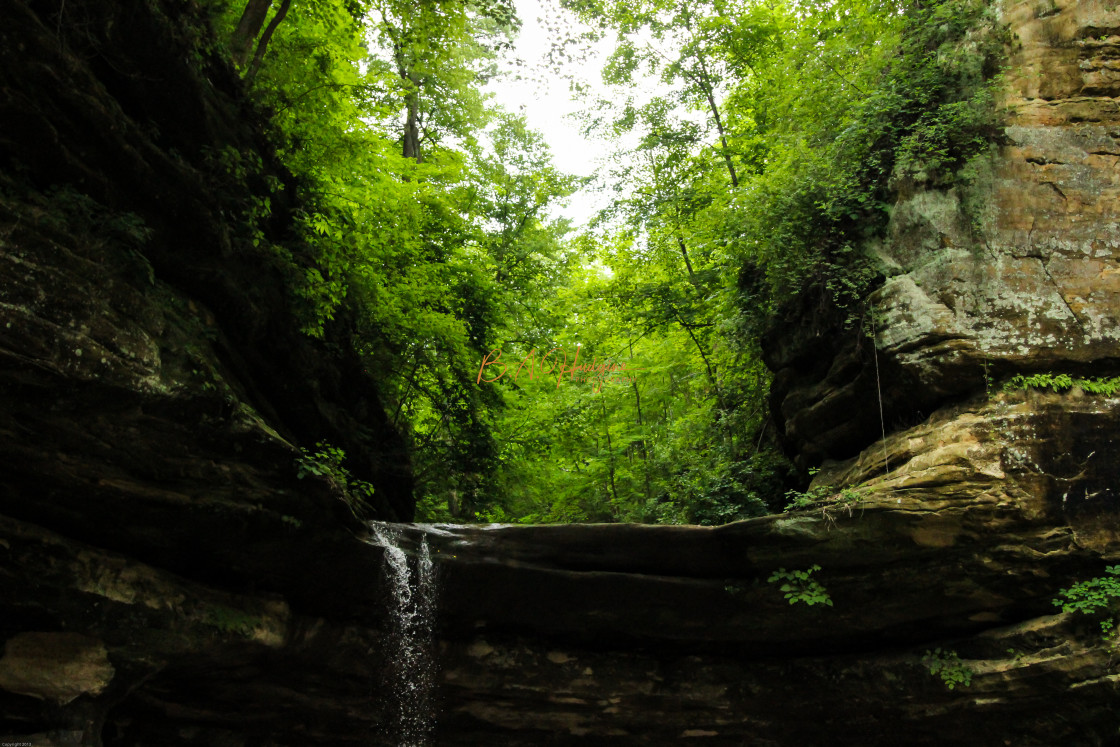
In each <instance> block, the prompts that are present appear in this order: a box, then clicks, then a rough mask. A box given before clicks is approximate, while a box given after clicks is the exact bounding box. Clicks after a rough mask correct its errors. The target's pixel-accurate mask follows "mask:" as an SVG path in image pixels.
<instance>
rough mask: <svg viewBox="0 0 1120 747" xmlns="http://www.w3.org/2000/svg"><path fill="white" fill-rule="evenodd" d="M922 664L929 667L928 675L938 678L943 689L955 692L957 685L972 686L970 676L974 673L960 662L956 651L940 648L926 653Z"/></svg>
mask: <svg viewBox="0 0 1120 747" xmlns="http://www.w3.org/2000/svg"><path fill="white" fill-rule="evenodd" d="M922 663H923V664H925V665H926V666H927V667H929V673H930V674H932V675H934V676H935V677H940V678H941V681H942V682H944V683H945V687H947V688H949V689H950V690H955V689H956V687H957V685H960V686H961V687H968V686H969V685H971V684H972V675H973V674H975V672H973V671H972V670H971V669H969V668H968V665H967V664H965V663H964V662H963V661H961V657H960V656H958V655H957V652H956V651H943V650H941V649H940V648H935V649H934V650H933V651H926V655H925V656H924V657H922Z"/></svg>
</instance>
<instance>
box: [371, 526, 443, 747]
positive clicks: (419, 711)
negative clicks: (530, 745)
mask: <svg viewBox="0 0 1120 747" xmlns="http://www.w3.org/2000/svg"><path fill="white" fill-rule="evenodd" d="M370 527H371V529H372V531H373V541H374V544H376V545H378V546H380V547H382V548H384V549H385V555H384V561H383V564H382V575H383V577H384V580H385V587H386V590H387V592H388V594H387V597H388V599H387V601H388V605H389V630H388V631H387V636H386V641H385V658H386V662H387V664H388V668H387V671H386V672H385V683H384V684H385V687H386V691H387V693H388V695H389V702H390V706H391V711H392V722H391V723H389V724H387V727H388V728H387V731H388V732H389V733H388V734H387V736H388V737H389V739H390V740H391V743H392V744H395V745H398V746H399V747H426V745H428V744H430V743H431V732H432V728H433V726H434V725H435V724H434V721H435V713H434V705H435V704H434V703H433V691H434V689H435V678H436V662H435V651H434V650H433V647H434V640H433V632H434V631H433V624H434V621H435V605H436V580H435V566H434V564H433V563H432V557H431V553H430V552H429V551H428V542H427V539H426V538H423V537H421V540H420V548H419V550H418V551H417V553H416V558H415V559H414V561H413V562H412V563H410V562H409V558H408V555H406V554H405V551H404V550H403V549H401V547H400V544H399V541H400V530H399V529H397V528H395V527H391V526H389V525H386V524H379V523H376V522H373V523H371V525H370Z"/></svg>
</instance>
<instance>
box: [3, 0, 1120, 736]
mask: <svg viewBox="0 0 1120 747" xmlns="http://www.w3.org/2000/svg"><path fill="white" fill-rule="evenodd" d="M47 6H50V3H37V2H30V1H27V0H12V1H11V2H7V3H5V4H3V5H2V6H0V164H2V165H3V174H4V175H3V177H2V181H0V268H2V269H0V272H2V275H0V278H2V280H0V461H2V464H3V470H2V471H0V593H2V597H0V598H2V599H3V615H2V616H0V621H2V622H0V628H2V631H0V632H2V635H3V639H4V649H3V656H2V657H0V691H2V692H0V737H2V739H0V741H18V742H24V743H29V744H32V745H57V746H62V745H106V746H108V745H121V746H134V747H139V746H140V745H145V746H159V747H165V746H170V745H215V746H219V747H249V746H250V745H253V746H262V747H263V746H264V745H274V746H277V747H278V746H280V745H293V746H294V745H301V746H302V745H349V744H354V745H357V744H362V745H368V744H400V743H402V740H405V741H407V740H410V739H416V740H422V739H423V737H424V732H425V731H426V730H428V729H431V741H433V742H434V743H435V744H441V745H442V744H446V745H455V744H475V745H477V744H491V745H522V744H524V745H529V744H535V745H536V744H556V745H562V744H619V745H625V744H634V745H639V744H640V745H657V744H665V745H669V744H680V743H684V744H689V743H693V742H695V743H699V744H719V745H738V744H752V745H805V744H810V745H812V744H836V745H843V744H853V745H855V744H859V745H884V746H886V745H892V746H893V745H899V744H913V745H918V744H935V743H936V744H944V743H949V744H976V745H993V744H1014V745H1040V746H1041V745H1054V744H1067V743H1068V744H1079V745H1080V744H1084V745H1105V744H1114V743H1116V740H1117V738H1118V736H1120V732H1118V729H1120V719H1118V717H1117V712H1118V711H1120V690H1118V680H1120V673H1118V671H1117V661H1116V658H1117V657H1116V654H1115V649H1114V647H1113V646H1112V644H1111V643H1109V642H1108V641H1104V640H1102V639H1101V636H1100V631H1099V629H1098V628H1097V626H1096V623H1095V622H1093V621H1091V620H1088V619H1085V618H1082V617H1078V616H1076V615H1073V614H1068V613H1062V614H1056V608H1055V607H1054V606H1053V605H1052V603H1051V600H1052V599H1053V598H1054V596H1055V594H1056V593H1057V592H1058V590H1059V589H1061V588H1063V587H1068V586H1070V585H1071V584H1072V583H1073V582H1075V581H1077V580H1081V579H1085V578H1090V577H1093V576H1096V575H1100V574H1101V572H1102V570H1103V568H1104V566H1105V565H1106V564H1107V563H1109V562H1114V561H1115V559H1116V558H1117V557H1118V555H1120V511H1118V502H1117V494H1116V490H1117V487H1116V486H1117V485H1120V459H1118V454H1117V448H1116V439H1117V433H1118V424H1120V397H1116V396H1105V395H1098V394H1092V393H1091V392H1085V391H1082V390H1081V389H1076V388H1075V389H1074V390H1072V391H1068V392H1063V393H1057V392H1040V391H1033V390H1028V391H1024V390H1016V391H1003V390H1002V389H1000V388H999V387H996V386H993V385H992V384H991V383H990V382H992V381H994V380H998V379H999V378H1001V377H1006V376H1009V375H1011V374H1013V373H1020V372H1022V373H1030V372H1043V371H1064V372H1069V373H1073V374H1077V375H1082V376H1105V375H1108V376H1112V375H1116V374H1117V373H1120V371H1118V370H1117V369H1118V368H1120V363H1118V361H1120V322H1118V321H1117V314H1116V309H1117V308H1118V307H1120V304H1118V301H1120V298H1118V296H1120V263H1118V259H1117V252H1118V251H1120V235H1117V225H1118V223H1117V217H1118V216H1117V211H1118V208H1117V206H1118V205H1120V202H1118V200H1117V196H1118V194H1120V170H1118V168H1117V160H1116V159H1117V158H1118V157H1120V109H1118V107H1117V106H1116V96H1117V94H1120V70H1118V68H1117V64H1118V63H1117V59H1118V58H1120V51H1118V50H1120V10H1118V9H1116V8H1115V7H1110V6H1109V4H1107V3H1104V2H1076V1H1075V0H1057V1H1056V2H1006V3H1004V5H1003V6H1002V10H1001V12H1002V17H1003V19H1004V20H1005V21H1006V22H1007V23H1008V24H1009V25H1010V26H1011V28H1012V31H1013V32H1014V33H1015V34H1016V35H1017V38H1018V42H1017V45H1016V47H1015V49H1014V50H1012V53H1011V55H1012V57H1011V60H1010V66H1009V67H1010V70H1011V71H1012V72H1011V73H1009V74H1008V75H1007V77H1006V80H1005V83H1004V100H1003V102H1002V106H1003V107H1004V108H1005V110H1006V111H1007V113H1008V127H1007V137H1008V142H1007V143H1006V144H1004V145H1002V146H1001V147H1000V148H999V149H998V151H997V152H994V153H993V154H992V156H991V158H990V160H989V162H988V163H987V165H986V169H985V171H984V174H983V175H982V177H981V178H978V179H977V180H975V181H974V182H973V183H971V184H970V185H968V186H967V187H959V188H954V189H951V190H935V189H932V188H931V189H920V188H919V189H915V190H913V191H912V192H909V193H900V194H899V196H898V202H897V204H896V206H895V208H894V211H893V213H892V216H893V217H892V220H891V224H890V226H889V229H888V231H887V234H886V235H885V236H884V237H882V239H881V241H880V243H879V244H877V245H876V247H874V251H875V252H876V253H877V254H878V255H879V257H880V258H881V263H882V265H883V267H884V268H886V274H887V276H888V277H887V280H886V282H885V283H884V285H883V286H882V287H881V288H880V289H879V290H878V291H877V292H876V294H875V296H874V297H873V305H874V308H875V311H876V314H875V318H876V320H877V321H876V325H875V328H874V339H873V340H869V339H868V338H867V337H860V336H858V335H856V334H839V333H837V332H836V330H835V329H831V328H829V327H827V326H825V325H823V324H819V323H818V320H816V319H814V318H812V315H811V314H810V313H809V312H808V311H806V312H805V313H804V314H801V315H798V316H791V317H790V318H789V319H788V320H787V323H786V324H785V326H784V327H783V328H782V329H781V330H779V331H778V333H777V334H775V336H774V337H773V339H772V340H771V341H770V343H769V345H768V348H767V356H768V363H769V365H770V366H771V368H772V369H773V370H774V371H775V376H776V378H775V386H774V390H773V400H774V405H775V406H774V410H775V412H776V413H778V414H779V415H780V418H781V429H782V433H783V439H784V441H785V442H786V443H787V444H788V445H789V447H790V449H791V450H792V451H793V453H795V454H796V455H798V458H799V459H800V460H801V461H802V463H803V464H804V465H820V466H821V471H820V472H819V473H818V474H817V476H816V478H815V484H816V485H818V486H824V485H830V486H835V487H836V488H837V489H840V488H850V489H853V490H858V491H860V501H859V502H858V503H857V504H854V505H834V506H831V507H828V508H817V509H814V510H806V511H801V512H793V513H788V514H782V515H776V516H768V517H764V518H759V519H753V520H748V521H744V522H737V523H734V524H730V525H726V526H723V527H718V528H704V527H684V526H680V527H677V526H637V525H578V526H577V525H557V526H524V527H521V526H495V527H479V526H470V527H467V526H447V525H440V526H426V525H410V524H400V525H395V528H396V531H397V532H398V533H399V536H398V537H397V539H395V540H393V541H392V542H388V541H385V540H382V541H376V540H375V539H374V532H373V531H372V530H371V529H370V527H369V525H368V524H367V523H366V521H365V517H358V516H355V514H354V512H353V510H352V509H351V507H350V505H348V503H347V502H346V501H345V500H344V498H343V494H342V491H341V490H340V489H339V487H338V485H336V484H334V483H333V482H332V481H331V480H329V479H326V478H311V479H302V480H301V479H298V478H297V472H296V468H295V466H294V463H295V460H296V459H297V458H298V457H299V451H298V449H297V447H296V445H297V444H311V443H314V442H315V441H317V440H326V441H330V442H331V443H334V444H338V445H339V446H341V447H344V448H345V449H346V450H347V453H349V454H361V455H364V457H363V458H364V460H365V461H364V463H363V464H362V465H361V467H360V474H358V477H360V478H361V479H364V480H368V481H369V482H370V483H371V484H373V485H374V487H375V493H374V495H375V497H376V500H377V505H376V506H375V508H376V509H377V511H378V514H379V516H380V517H381V518H382V519H386V520H389V521H395V522H407V521H408V520H409V519H410V518H411V516H412V513H411V511H412V509H411V505H410V500H411V498H410V481H411V477H410V475H409V471H408V467H407V454H406V453H405V450H404V445H403V441H402V439H401V438H400V436H399V435H398V434H396V433H395V432H394V431H393V429H392V428H391V427H390V426H389V424H388V422H387V420H386V418H385V416H384V413H383V412H382V406H381V403H380V401H379V399H378V395H377V392H376V390H375V388H374V387H373V386H372V384H371V383H370V382H369V381H368V379H367V377H366V376H365V375H364V374H363V371H362V367H361V363H360V360H358V359H357V358H356V356H353V355H352V354H349V353H347V352H346V351H347V350H348V349H349V348H348V347H347V345H345V344H343V343H345V339H344V336H345V334H346V325H345V323H340V324H338V325H336V326H335V327H333V328H332V330H331V331H330V332H329V334H328V339H327V340H325V341H314V340H311V339H309V338H307V337H305V336H303V335H301V334H300V333H299V332H298V325H297V324H295V323H293V321H292V319H293V317H294V315H295V313H296V312H295V310H294V307H295V305H296V303H297V302H296V300H295V299H292V298H290V297H289V296H288V295H287V292H286V291H285V290H284V289H285V287H286V284H285V278H284V272H285V271H286V270H285V268H284V267H282V266H279V265H277V264H276V263H274V262H272V261H271V260H270V258H269V256H268V254H267V253H266V252H265V251H263V250H262V251H254V250H253V249H251V248H249V246H247V245H246V244H245V243H244V241H243V238H242V237H239V236H238V235H237V229H236V227H235V226H231V225H230V223H229V222H228V221H227V220H226V217H225V216H227V215H228V214H229V213H230V212H231V211H232V210H233V209H234V208H232V207H231V204H232V203H233V202H236V200H238V199H241V197H239V196H238V195H230V194H224V193H223V192H222V189H220V188H218V187H220V179H219V176H218V175H215V174H214V173H212V171H211V170H210V166H208V165H207V164H208V161H207V156H206V154H207V153H209V152H212V151H213V149H216V148H221V147H223V146H226V145H232V146H235V147H237V148H240V149H247V150H251V151H255V152H258V153H260V154H261V157H262V160H263V161H264V162H265V164H266V167H267V168H271V169H272V170H273V173H274V174H275V175H276V177H277V178H279V179H286V178H290V177H287V176H286V175H285V174H284V173H283V171H282V170H281V169H280V168H279V167H278V166H276V165H275V164H271V165H269V164H270V156H269V151H268V147H267V143H266V141H265V138H264V136H263V134H262V133H260V132H259V131H257V130H256V129H254V127H253V126H252V125H251V124H249V123H250V122H251V121H252V118H251V117H249V116H246V110H245V107H246V106H247V105H246V104H245V103H244V101H243V98H242V95H241V89H240V87H239V82H238V81H237V79H236V76H234V75H233V74H232V72H231V71H230V70H229V68H228V66H226V65H225V64H224V63H223V62H222V61H220V60H218V59H216V58H214V59H210V58H209V57H208V56H207V55H208V54H209V53H207V52H205V51H203V52H199V44H200V42H199V38H198V37H197V36H196V34H197V33H200V32H198V31H197V26H196V21H197V18H196V17H195V15H194V14H196V13H197V10H196V9H195V8H194V7H193V6H192V5H191V4H190V3H180V2H160V3H147V2H141V1H140V0H128V1H127V2H120V3H108V2H104V3H99V2H90V3H86V4H84V5H82V7H81V11H80V12H81V13H82V15H81V16H79V17H76V18H75V17H72V18H71V20H72V21H74V23H73V24H72V25H67V26H66V27H65V29H64V28H63V26H62V24H60V23H59V22H58V21H57V17H56V15H55V13H56V9H55V8H51V7H47ZM72 10H74V9H72ZM74 12H75V13H77V12H78V11H77V10H74ZM198 55H201V56H202V58H203V61H202V63H201V64H200V65H196V64H194V63H193V61H194V60H195V58H196V56H198ZM199 70H201V71H202V72H199ZM169 91H174V92H175V95H174V96H171V95H168V92H169ZM106 174H112V175H113V178H112V179H109V178H108V177H106ZM216 180H218V181H216ZM216 185H217V186H216ZM281 207H282V206H281ZM275 215H276V218H275V219H274V220H273V223H272V224H271V225H269V226H268V232H269V235H268V236H267V238H268V239H269V240H271V241H277V242H279V241H282V240H283V239H284V237H285V236H286V235H287V232H288V231H289V230H290V226H289V225H286V224H285V218H284V216H285V215H286V213H285V211H284V210H283V209H277V210H276V211H275ZM331 334H333V335H336V336H337V337H336V338H334V339H331V338H330V335H331ZM871 343H873V344H871ZM422 544H423V545H424V546H426V547H427V549H428V552H430V558H431V561H432V567H433V569H434V570H433V573H434V576H435V578H436V581H437V583H438V587H439V595H438V602H437V603H436V604H434V605H432V607H433V609H432V610H431V614H432V615H433V619H432V620H431V625H432V631H433V638H432V640H431V642H430V648H431V651H430V652H429V654H430V655H431V656H432V657H433V660H434V663H435V671H434V674H433V686H432V688H431V690H430V692H428V693H427V695H426V696H425V697H430V698H431V706H430V710H431V711H432V713H431V715H430V719H429V720H427V721H426V722H425V723H424V724H422V725H420V726H417V727H415V728H414V729H413V730H412V731H411V732H410V734H411V735H412V736H406V737H402V736H401V734H402V732H401V731H400V730H399V729H397V730H395V727H393V724H394V723H396V720H398V719H399V717H400V710H401V705H400V701H401V696H400V695H395V694H394V692H393V688H394V686H395V685H394V681H393V679H392V678H391V677H389V678H387V677H386V676H385V673H386V672H391V671H394V670H395V669H400V665H398V664H395V663H394V657H395V656H396V654H397V653H398V652H399V650H400V648H401V644H400V642H399V638H394V637H393V629H394V625H396V624H397V623H395V621H394V617H393V615H394V613H393V608H392V606H391V605H389V604H388V603H387V600H388V599H389V598H390V597H391V596H392V595H391V593H390V584H391V578H390V576H389V575H387V574H386V572H385V571H384V570H383V567H384V559H385V555H386V554H387V553H389V552H390V547H392V548H393V551H394V552H396V553H398V554H397V556H396V557H397V562H398V564H399V563H404V564H405V566H408V565H409V564H411V567H412V569H413V573H414V574H415V575H416V576H417V577H419V576H420V575H421V574H420V568H421V565H422V563H421V560H422V557H423V554H424V553H423V552H422V549H421V547H422ZM402 558H407V559H405V560H402ZM816 565H819V566H820V567H821V570H820V571H819V572H817V573H816V574H815V576H814V578H815V579H817V580H818V581H819V582H820V583H821V584H822V585H823V586H824V587H825V588H826V589H827V590H828V594H829V596H830V598H831V600H832V605H831V606H823V605H817V606H813V607H809V606H806V605H804V604H793V605H791V604H789V603H788V602H787V600H786V599H785V598H784V597H783V595H782V593H781V592H780V591H779V590H778V588H777V586H776V584H774V583H770V582H769V580H768V579H770V578H771V576H772V575H773V574H774V573H775V571H778V570H780V569H788V570H792V569H808V568H811V567H812V566H816ZM400 567H401V566H400V565H398V570H399V568H400ZM406 570H407V569H406ZM936 649H940V650H942V651H944V652H949V651H952V652H954V653H955V654H956V655H957V656H959V658H960V660H961V661H962V662H963V663H964V664H965V665H966V666H967V669H968V671H969V672H970V673H971V683H970V684H969V685H968V686H967V687H956V688H954V689H952V690H949V689H947V688H946V687H945V684H944V683H943V682H942V680H941V679H939V678H938V677H937V676H933V675H931V673H930V667H929V664H928V656H927V654H928V652H931V651H934V650H936ZM923 659H927V662H924V661H923ZM416 718H426V716H423V715H418V716H416ZM417 734H419V736H416V735H417Z"/></svg>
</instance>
